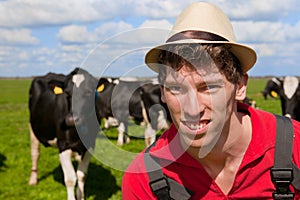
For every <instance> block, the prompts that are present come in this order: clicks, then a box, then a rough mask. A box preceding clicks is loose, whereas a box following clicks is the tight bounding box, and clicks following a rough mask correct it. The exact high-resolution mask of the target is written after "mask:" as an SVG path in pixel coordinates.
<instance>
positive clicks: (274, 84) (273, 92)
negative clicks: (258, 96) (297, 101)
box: [262, 77, 283, 99]
mask: <svg viewBox="0 0 300 200" xmlns="http://www.w3.org/2000/svg"><path fill="white" fill-rule="evenodd" d="M282 85H283V78H277V77H273V78H272V79H271V80H269V81H268V82H267V85H266V87H265V89H264V91H262V94H263V96H264V98H265V99H267V98H268V95H270V96H271V97H273V98H275V97H277V96H278V95H279V93H280V92H281V87H282Z"/></svg>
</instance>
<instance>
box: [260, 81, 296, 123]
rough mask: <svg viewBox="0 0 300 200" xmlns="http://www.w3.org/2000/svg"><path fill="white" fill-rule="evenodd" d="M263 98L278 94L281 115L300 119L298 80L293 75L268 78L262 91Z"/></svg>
mask: <svg viewBox="0 0 300 200" xmlns="http://www.w3.org/2000/svg"><path fill="white" fill-rule="evenodd" d="M262 94H263V96H264V98H265V99H267V96H268V95H270V96H271V97H276V95H278V96H279V97H280V101H281V110H282V115H286V116H289V117H291V118H293V119H296V120H298V121H300V82H299V78H297V77H295V76H286V77H281V78H278V77H274V78H272V79H270V80H269V81H268V82H267V84H266V87H265V89H264V91H263V92H262Z"/></svg>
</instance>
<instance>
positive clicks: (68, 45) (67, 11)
mask: <svg viewBox="0 0 300 200" xmlns="http://www.w3.org/2000/svg"><path fill="white" fill-rule="evenodd" d="M191 2H193V1H189V0H181V1H174V0H138V1H133V0H127V1H124V0H51V1H41V0H0V77H30V76H40V75H44V74H46V73H48V72H55V73H63V74H68V73H69V72H71V71H72V70H73V69H74V68H75V67H81V68H84V69H86V70H88V71H89V72H90V73H91V74H93V75H94V76H97V77H99V76H142V77H144V76H153V75H155V74H154V73H153V72H152V71H151V70H149V69H148V68H147V67H146V65H145V64H144V56H145V53H146V52H147V51H148V50H149V49H150V48H151V47H154V46H156V45H159V44H162V43H164V42H165V40H166V38H167V36H168V34H169V32H170V30H171V28H172V24H173V23H174V22H175V19H176V17H177V16H178V14H179V13H180V12H181V11H182V10H183V9H184V8H185V7H186V6H187V5H189V4H190V3H191ZM207 2H211V3H214V4H215V5H217V6H218V7H220V8H221V9H222V10H223V11H224V12H225V13H226V14H227V15H228V16H229V18H230V20H231V22H232V25H233V28H234V31H235V34H236V38H237V41H238V42H239V43H243V44H246V45H249V46H251V47H253V48H254V49H255V51H256V53H257V56H258V59H257V62H256V64H255V66H254V67H253V68H252V69H251V70H250V71H249V75H250V76H287V75H297V76H300V14H299V13H300V1H299V0H284V1H281V0H247V1H242V0H208V1H207Z"/></svg>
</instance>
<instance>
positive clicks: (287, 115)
mask: <svg viewBox="0 0 300 200" xmlns="http://www.w3.org/2000/svg"><path fill="white" fill-rule="evenodd" d="M284 116H286V117H288V118H292V116H291V115H290V114H285V115H284Z"/></svg>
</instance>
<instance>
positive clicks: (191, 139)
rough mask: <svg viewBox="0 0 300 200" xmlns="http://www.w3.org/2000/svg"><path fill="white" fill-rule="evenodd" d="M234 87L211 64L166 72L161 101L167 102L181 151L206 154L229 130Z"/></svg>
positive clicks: (184, 67)
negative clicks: (190, 149)
mask: <svg viewBox="0 0 300 200" xmlns="http://www.w3.org/2000/svg"><path fill="white" fill-rule="evenodd" d="M234 99H235V85H234V84H232V83H230V82H229V81H227V79H226V78H225V76H224V75H222V74H220V73H219V71H218V69H217V67H216V66H215V65H214V64H211V65H210V66H203V67H197V69H194V68H193V70H191V68H190V67H188V66H183V67H182V68H181V69H180V70H179V71H178V72H175V71H173V70H172V69H170V68H169V69H167V76H166V79H165V82H164V87H163V89H162V100H163V101H164V102H165V103H167V105H168V108H169V110H170V113H171V116H172V120H173V122H174V125H175V126H176V128H177V129H178V131H179V134H180V139H181V143H182V144H183V146H184V147H185V148H201V149H204V150H205V151H210V150H211V149H212V148H213V147H214V146H215V144H216V143H217V141H218V139H219V138H220V137H222V135H224V137H226V134H227V133H228V131H229V120H230V117H231V115H232V113H233V110H234V105H235V103H234V102H235V101H234Z"/></svg>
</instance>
